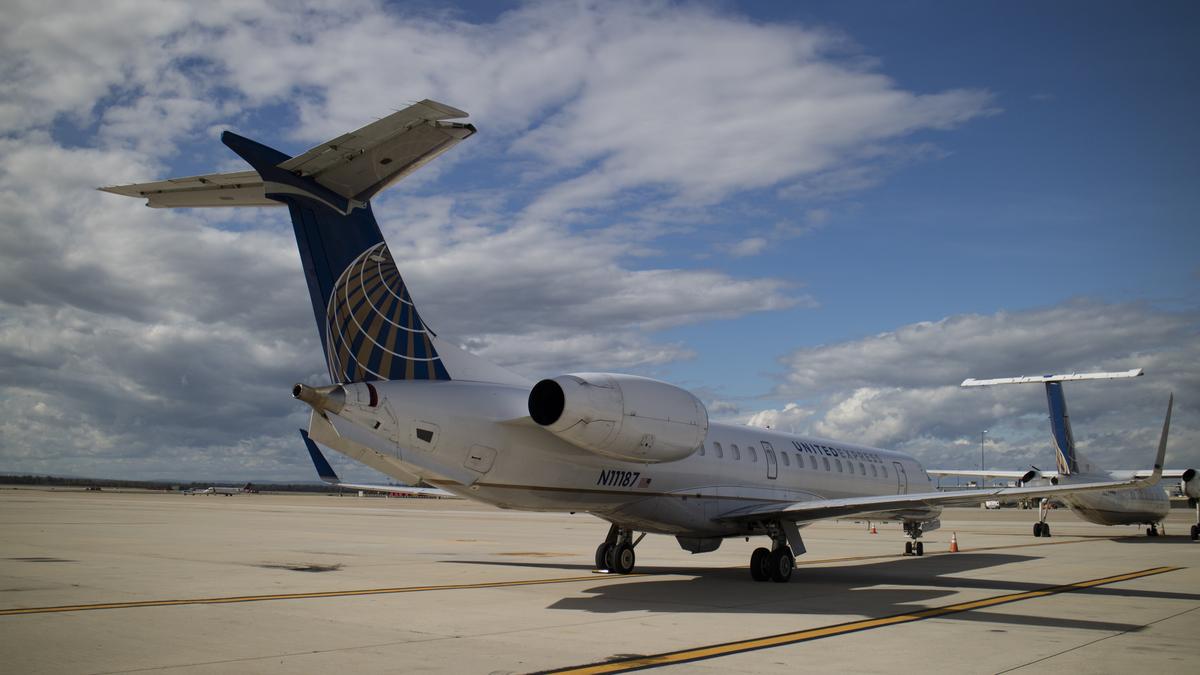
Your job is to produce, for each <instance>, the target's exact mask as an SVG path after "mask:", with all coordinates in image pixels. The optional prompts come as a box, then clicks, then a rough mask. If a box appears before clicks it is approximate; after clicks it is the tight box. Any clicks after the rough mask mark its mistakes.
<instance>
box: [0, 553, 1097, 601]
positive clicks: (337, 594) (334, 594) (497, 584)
mask: <svg viewBox="0 0 1200 675" xmlns="http://www.w3.org/2000/svg"><path fill="white" fill-rule="evenodd" d="M1078 543H1084V541H1080V540H1059V541H1048V542H1036V543H1029V544H1009V545H1006V546H987V547H981V548H973V549H966V548H964V549H962V552H963V553H970V552H973V551H992V550H998V549H1005V548H1022V547H1026V546H1050V545H1053V544H1078ZM930 553H931V554H933V553H934V552H932V551H931V552H930ZM896 557H897V556H896V555H894V554H890V553H888V554H882V555H863V556H848V557H843V558H824V559H817V560H807V561H797V562H796V565H797V566H801V565H820V564H826V563H837V562H856V561H864V560H876V559H885V558H896ZM912 559H913V560H919V559H920V558H912ZM738 567H742V566H740V565H739V566H738ZM730 569H734V568H730ZM647 574H648V573H634V574H629V575H619V574H613V575H608V577H607V578H608V579H611V580H616V579H625V578H629V577H641V576H646V575H647ZM604 578H605V577H604V576H599V577H598V576H597V575H595V574H590V575H586V576H578V577H554V578H550V579H524V580H518V581H488V582H480V583H475V584H440V585H435V586H401V587H397V588H366V589H357V590H347V591H318V592H312V593H277V594H272V595H235V596H228V597H215V598H180V599H171V600H130V601H128V602H101V603H93V604H80V605H57V606H52V607H12V608H8V609H0V616H20V615H25V614H50V613H54V612H85V611H90V610H96V609H134V608H138V607H173V606H178V605H220V604H231V603H238V602H266V601H270V600H305V599H311V598H342V597H353V596H356V595H391V594H397V593H419V592H423V591H451V590H464V589H478V588H504V587H506V586H539V585H544V584H565V583H573V582H579V581H597V580H600V579H604Z"/></svg>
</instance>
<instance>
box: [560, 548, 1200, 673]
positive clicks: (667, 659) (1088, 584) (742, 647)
mask: <svg viewBox="0 0 1200 675" xmlns="http://www.w3.org/2000/svg"><path fill="white" fill-rule="evenodd" d="M1180 569H1183V568H1181V567H1153V568H1150V569H1145V570H1140V571H1138V572H1128V573H1126V574H1117V575H1115V576H1111V577H1104V578H1102V579H1091V580H1089V581H1079V582H1076V583H1073V584H1063V585H1061V586H1048V587H1046V588H1040V589H1037V590H1033V591H1025V592H1023V593H1008V594H1005V595H997V596H994V597H991V598H984V599H982V600H972V601H970V602H960V603H957V604H953V605H946V606H943V607H932V608H930V609H924V610H920V611H917V612H906V613H904V614H894V615H892V616H885V617H882V618H878V619H864V620H861V621H850V622H848V623H839V624H835V625H832V626H822V627H820V628H810V629H808V630H801V631H795V632H791V633H781V634H779V635H769V636H765V637H759V638H752V639H749V640H738V641H736V642H726V643H722V644H716V645H708V646H704V647H694V648H692V649H683V650H680V651H676V652H665V653H662V654H654V655H651V656H640V657H635V658H631V659H622V660H619V661H606V662H604V663H593V664H588V665H583V666H572V667H569V668H560V669H556V670H546V671H541V673H542V674H543V675H549V674H550V673H571V674H572V675H584V674H587V675H592V674H595V673H627V672H630V671H633V670H643V669H646V668H657V667H659V666H669V665H677V664H680V663H688V662H691V661H701V660H704V659H712V658H717V657H720V656H729V655H731V654H741V653H743V652H749V651H754V650H758V649H770V648H772V647H781V646H784V645H792V644H796V643H799V642H808V641H810V640H819V639H821V638H826V637H832V636H835V635H845V634H846V633H853V632H856V631H863V630H871V629H872V628H883V627H885V626H894V625H897V624H902V623H911V622H913V621H921V620H924V619H932V618H934V617H939V616H945V615H947V614H955V613H958V612H969V611H971V610H975V609H983V608H985V607H995V606H996V605H1003V604H1008V603H1012V602H1020V601H1022V600H1032V599H1034V598H1042V597H1046V596H1048V595H1056V594H1059V593H1070V592H1071V591H1078V590H1081V589H1084V588H1092V587H1095V586H1104V585H1106V584H1115V583H1117V582H1121V581H1129V580H1130V579H1140V578H1141V577H1148V576H1151V575H1154V574H1164V573H1166V572H1174V571H1176V570H1180Z"/></svg>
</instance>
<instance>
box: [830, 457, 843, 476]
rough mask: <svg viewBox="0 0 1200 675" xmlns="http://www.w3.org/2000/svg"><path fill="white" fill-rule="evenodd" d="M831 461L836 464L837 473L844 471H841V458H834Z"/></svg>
mask: <svg viewBox="0 0 1200 675" xmlns="http://www.w3.org/2000/svg"><path fill="white" fill-rule="evenodd" d="M833 463H834V465H836V466H837V470H838V473H845V472H844V471H842V460H840V459H835V460H833Z"/></svg>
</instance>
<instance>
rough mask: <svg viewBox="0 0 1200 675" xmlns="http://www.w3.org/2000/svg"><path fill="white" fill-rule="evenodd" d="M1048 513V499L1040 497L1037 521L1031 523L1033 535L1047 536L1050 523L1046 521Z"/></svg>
mask: <svg viewBox="0 0 1200 675" xmlns="http://www.w3.org/2000/svg"><path fill="white" fill-rule="evenodd" d="M1048 515H1050V500H1049V499H1042V501H1041V504H1039V505H1038V521H1037V522H1036V523H1034V524H1033V536H1035V537H1049V536H1050V523H1047V522H1046V516H1048Z"/></svg>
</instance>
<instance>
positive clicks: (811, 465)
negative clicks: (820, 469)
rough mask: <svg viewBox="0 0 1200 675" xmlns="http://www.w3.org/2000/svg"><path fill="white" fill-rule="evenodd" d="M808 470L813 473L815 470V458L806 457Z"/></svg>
mask: <svg viewBox="0 0 1200 675" xmlns="http://www.w3.org/2000/svg"><path fill="white" fill-rule="evenodd" d="M808 468H810V469H812V470H813V471H816V470H817V458H816V457H813V456H812V455H809V456H808Z"/></svg>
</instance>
